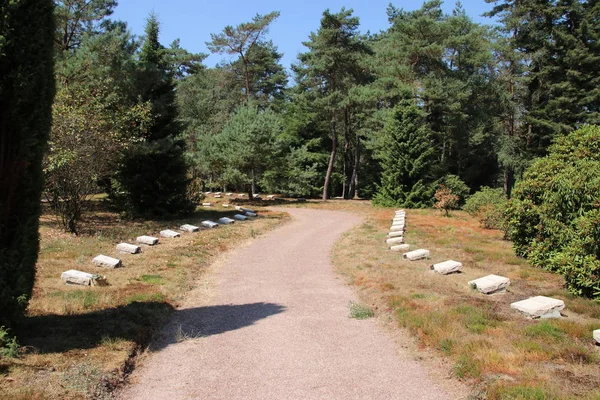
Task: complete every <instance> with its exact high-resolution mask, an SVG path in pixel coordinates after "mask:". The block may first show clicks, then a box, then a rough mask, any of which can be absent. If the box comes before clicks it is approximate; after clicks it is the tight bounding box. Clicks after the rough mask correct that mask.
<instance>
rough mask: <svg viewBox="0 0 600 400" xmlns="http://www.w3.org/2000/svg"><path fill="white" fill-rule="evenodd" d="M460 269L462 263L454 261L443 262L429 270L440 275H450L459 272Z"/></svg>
mask: <svg viewBox="0 0 600 400" xmlns="http://www.w3.org/2000/svg"><path fill="white" fill-rule="evenodd" d="M461 268H462V263H460V262H458V261H454V260H448V261H444V262H441V263H438V264H433V265H432V266H431V269H432V270H433V271H435V272H438V273H440V274H442V275H448V274H452V273H454V272H458V271H460V270H461Z"/></svg>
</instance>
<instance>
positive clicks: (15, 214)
mask: <svg viewBox="0 0 600 400" xmlns="http://www.w3.org/2000/svg"><path fill="white" fill-rule="evenodd" d="M52 9H53V5H52V1H50V0H27V1H24V0H18V1H3V2H2V3H0V326H2V325H11V324H12V323H14V322H15V321H16V320H17V319H18V317H19V316H20V315H21V314H22V312H23V311H24V310H25V307H26V306H27V302H28V300H29V297H30V296H31V291H32V288H33V282H34V277H35V264H36V261H37V255H38V249H39V235H38V226H39V225H38V224H39V222H38V221H39V215H40V196H41V192H42V184H43V183H42V157H43V154H44V150H45V148H46V143H47V140H48V135H49V132H50V125H51V106H52V100H53V97H54V77H53V65H54V64H53V50H52V41H53V33H54V22H53V17H52V11H53V10H52Z"/></svg>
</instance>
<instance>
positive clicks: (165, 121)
mask: <svg viewBox="0 0 600 400" xmlns="http://www.w3.org/2000/svg"><path fill="white" fill-rule="evenodd" d="M145 31H146V37H145V39H144V44H143V46H142V50H141V52H140V59H139V64H140V65H139V67H140V73H139V76H138V91H139V93H140V96H139V97H140V101H141V102H142V103H146V102H148V103H150V105H151V108H152V111H151V112H152V115H153V124H151V126H150V127H149V129H148V130H147V131H146V132H145V133H144V134H143V137H142V139H143V141H142V142H141V143H139V144H138V145H137V146H133V147H132V148H130V149H129V150H127V151H126V152H125V154H124V156H123V160H122V162H121V166H120V168H119V170H118V171H117V173H116V175H115V179H114V181H113V187H112V193H111V198H112V199H113V200H114V201H115V203H116V204H117V206H118V207H120V208H121V209H122V210H124V211H126V212H127V213H129V214H131V215H147V216H154V217H163V216H170V215H177V214H184V213H187V212H190V211H192V210H193V208H194V205H193V204H192V202H191V201H190V200H189V197H188V194H187V191H188V184H189V179H188V177H187V169H188V168H187V164H186V161H185V158H184V153H185V142H184V141H183V140H182V139H181V138H180V135H181V133H182V127H181V125H180V124H179V122H178V119H177V107H176V103H175V84H174V80H173V79H174V78H173V75H174V71H173V69H172V68H171V64H170V63H169V59H168V54H169V53H168V51H166V49H165V48H164V47H163V46H162V45H161V44H160V42H159V32H160V25H159V22H158V20H157V18H156V15H154V14H151V15H150V16H149V17H148V20H147V22H146V29H145Z"/></svg>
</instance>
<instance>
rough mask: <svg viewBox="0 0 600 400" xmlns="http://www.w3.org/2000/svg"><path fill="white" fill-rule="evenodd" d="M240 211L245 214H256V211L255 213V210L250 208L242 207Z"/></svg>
mask: <svg viewBox="0 0 600 400" xmlns="http://www.w3.org/2000/svg"><path fill="white" fill-rule="evenodd" d="M240 210H241V211H243V212H251V213H255V212H256V211H254V210H252V209H250V208H245V207H241V208H240Z"/></svg>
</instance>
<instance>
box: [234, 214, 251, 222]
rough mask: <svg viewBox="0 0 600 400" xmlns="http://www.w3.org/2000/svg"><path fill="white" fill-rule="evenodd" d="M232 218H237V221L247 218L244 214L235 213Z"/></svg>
mask: <svg viewBox="0 0 600 400" xmlns="http://www.w3.org/2000/svg"><path fill="white" fill-rule="evenodd" d="M233 219H237V220H238V221H245V220H247V219H248V217H246V216H245V215H242V214H235V215H234V216H233Z"/></svg>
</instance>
